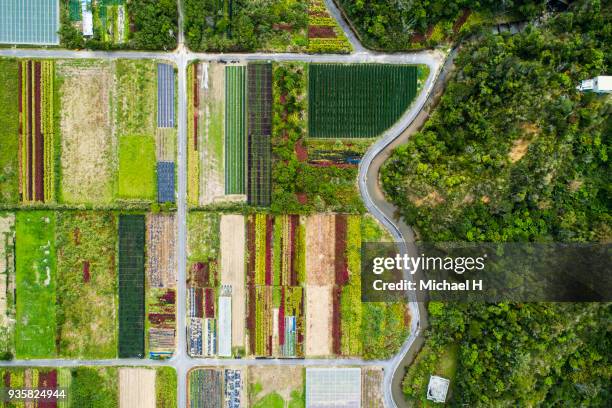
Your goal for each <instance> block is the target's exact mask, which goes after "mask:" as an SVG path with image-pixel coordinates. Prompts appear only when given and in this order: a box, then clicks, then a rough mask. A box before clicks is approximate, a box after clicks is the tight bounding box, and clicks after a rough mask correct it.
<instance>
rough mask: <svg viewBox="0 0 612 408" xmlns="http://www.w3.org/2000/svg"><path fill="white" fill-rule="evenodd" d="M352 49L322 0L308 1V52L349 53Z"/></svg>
mask: <svg viewBox="0 0 612 408" xmlns="http://www.w3.org/2000/svg"><path fill="white" fill-rule="evenodd" d="M352 50H353V47H352V46H351V43H350V42H349V41H348V39H347V38H346V35H344V32H343V31H342V28H340V26H339V25H338V22H337V21H336V19H335V18H333V17H332V16H331V15H330V14H329V11H328V10H327V7H326V6H325V1H324V0H309V1H308V52H310V53H341V54H343V53H349V52H351V51H352Z"/></svg>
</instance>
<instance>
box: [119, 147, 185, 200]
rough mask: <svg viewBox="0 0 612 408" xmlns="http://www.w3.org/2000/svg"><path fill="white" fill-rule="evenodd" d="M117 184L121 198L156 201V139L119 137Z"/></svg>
mask: <svg viewBox="0 0 612 408" xmlns="http://www.w3.org/2000/svg"><path fill="white" fill-rule="evenodd" d="M117 184H118V187H117V190H118V191H117V196H118V197H119V198H123V199H146V200H154V199H155V194H156V191H157V189H156V184H157V183H156V175H155V139H154V138H153V137H152V136H145V135H142V136H120V137H119V174H118V180H117ZM172 196H173V198H174V192H173V193H172Z"/></svg>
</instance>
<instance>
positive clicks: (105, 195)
mask: <svg viewBox="0 0 612 408" xmlns="http://www.w3.org/2000/svg"><path fill="white" fill-rule="evenodd" d="M57 75H58V77H59V78H61V85H60V89H59V92H60V95H61V106H62V110H61V120H60V123H61V136H62V137H61V145H62V149H61V163H62V164H61V167H62V174H61V181H60V198H61V200H62V201H63V202H65V203H74V204H76V203H88V202H92V201H95V202H99V203H108V202H111V201H112V199H113V188H114V187H113V186H114V175H115V171H114V160H112V156H113V155H114V154H115V151H116V141H115V139H114V138H113V134H112V129H111V111H110V108H111V105H110V103H111V97H112V95H111V92H112V91H113V90H112V78H113V67H112V64H110V63H107V62H103V61H95V62H92V63H90V64H84V63H83V62H82V61H71V60H66V61H58V63H57Z"/></svg>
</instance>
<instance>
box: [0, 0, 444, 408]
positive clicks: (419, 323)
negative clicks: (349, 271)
mask: <svg viewBox="0 0 612 408" xmlns="http://www.w3.org/2000/svg"><path fill="white" fill-rule="evenodd" d="M326 3H327V4H328V7H329V9H330V12H331V13H332V15H333V16H334V17H336V18H337V19H338V21H339V23H340V26H341V27H342V28H343V30H345V32H346V34H347V37H348V38H349V40H350V41H351V43H352V44H353V47H354V48H355V50H356V51H357V52H355V53H352V54H349V55H311V54H290V53H275V54H264V53H252V54H204V53H193V52H190V51H188V50H187V49H186V47H185V46H184V44H183V34H182V30H179V31H180V32H179V46H178V48H177V49H176V50H175V51H172V52H139V51H87V50H81V51H73V50H63V49H33V48H5V49H0V56H3V57H15V58H59V59H150V60H166V61H170V62H172V63H174V64H176V66H177V68H178V146H177V185H178V186H177V218H178V240H177V259H178V261H177V267H178V270H177V272H178V273H177V339H176V341H177V348H176V352H175V354H174V356H173V357H172V358H171V359H169V360H165V361H156V360H150V359H110V360H65V359H47V360H12V361H2V362H0V366H38V367H42V366H56V367H73V366H79V365H98V366H159V365H167V366H172V367H174V368H175V369H176V370H177V375H178V390H177V392H178V395H177V397H178V401H177V402H178V406H179V407H186V406H187V372H188V371H189V369H191V368H193V367H195V366H199V365H208V366H211V365H212V366H221V365H237V366H245V365H302V366H341V365H352V366H379V367H383V368H384V373H385V374H384V385H383V391H384V400H385V406H387V407H389V408H391V407H398V406H403V405H404V403H403V398H402V396H401V380H402V377H403V372H402V370H403V367H404V365H405V363H406V361H407V360H408V361H409V360H411V358H412V355H413V354H414V352H415V350H418V348H419V347H420V344H421V342H422V339H421V337H420V335H421V330H422V328H423V327H424V324H425V322H424V320H423V319H424V318H425V313H424V310H422V307H421V306H420V305H419V304H418V303H417V302H414V301H413V299H411V301H410V303H409V308H410V312H411V316H412V319H411V327H410V336H409V337H408V339H407V340H406V341H405V342H404V344H403V346H402V348H401V350H400V351H399V352H398V353H397V354H396V355H395V356H394V357H393V358H391V359H390V360H385V361H366V360H362V359H354V358H347V359H337V358H336V359H283V360H279V359H265V360H259V359H219V358H213V359H200V358H191V357H190V356H189V355H188V354H187V338H186V322H187V318H186V309H187V307H186V306H187V305H186V238H187V228H186V220H187V203H186V197H187V167H186V163H187V160H186V157H187V156H186V154H187V129H186V124H187V77H186V73H187V65H188V64H189V62H191V61H195V60H203V61H216V60H221V59H224V60H239V61H244V62H247V61H255V60H264V61H305V62H330V63H366V62H371V63H396V64H423V65H427V66H428V67H429V71H430V72H429V76H428V77H427V79H426V81H425V83H424V84H423V88H422V91H421V93H420V94H419V95H418V96H417V98H416V99H415V101H413V103H412V105H411V107H410V109H409V110H408V111H407V112H405V113H404V115H402V117H401V118H400V119H399V121H398V122H397V123H396V124H395V125H393V127H391V128H390V129H388V130H387V131H386V132H385V133H384V134H383V136H382V137H381V138H380V139H379V140H378V141H377V142H376V143H375V144H374V145H373V146H372V147H371V148H370V149H369V150H368V151H367V153H366V154H365V155H364V157H363V159H362V161H361V163H360V165H359V180H358V182H359V189H360V192H361V195H362V198H363V200H364V203H365V205H366V207H367V208H368V210H369V211H370V212H371V213H372V214H373V215H374V216H375V217H376V218H377V219H378V220H380V222H381V223H382V224H383V225H384V226H385V227H386V228H387V229H388V230H389V231H390V232H391V234H392V235H393V237H394V239H395V240H396V242H398V245H399V246H400V250H401V252H408V253H413V246H412V243H413V242H414V235H413V232H412V230H411V228H410V227H409V226H407V225H405V224H404V223H403V222H402V221H401V220H399V219H398V218H397V217H396V216H395V209H394V207H393V206H392V205H391V204H390V203H388V202H387V201H386V200H385V198H384V196H383V194H382V190H381V189H380V186H379V185H378V171H379V169H380V166H381V164H382V163H383V162H384V160H385V159H386V157H388V155H389V154H390V151H391V149H392V148H393V147H394V146H395V145H396V144H398V143H400V142H401V141H403V140H405V139H406V138H407V136H408V135H409V134H410V133H409V132H408V131H407V130H406V129H409V126H410V125H411V124H412V123H414V122H415V119H418V115H419V114H420V112H421V111H422V109H423V107H424V106H425V105H426V102H427V100H428V98H429V97H430V95H431V94H432V90H433V89H434V85H435V83H436V79H437V77H438V73H439V72H440V68H441V66H442V63H443V61H444V55H443V54H442V53H440V52H432V51H421V52H414V53H407V54H381V53H376V52H371V51H368V50H366V49H365V48H363V47H362V46H361V44H359V42H358V40H357V38H356V36H355V35H354V34H353V33H352V32H351V31H350V29H349V28H348V25H347V24H346V22H344V20H343V19H342V18H341V14H340V11H339V10H338V9H337V8H336V6H335V4H334V3H333V1H332V0H326ZM179 4H180V2H179ZM182 20H183V16H182V13H179V23H180V26H181V27H182ZM417 122H418V120H417ZM402 136H404V137H402ZM406 278H408V279H409V278H410V276H407V277H406ZM398 370H399V371H398ZM396 372H397V373H396Z"/></svg>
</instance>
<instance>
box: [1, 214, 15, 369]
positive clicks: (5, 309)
mask: <svg viewBox="0 0 612 408" xmlns="http://www.w3.org/2000/svg"><path fill="white" fill-rule="evenodd" d="M14 333H15V214H12V213H0V355H2V356H6V357H11V356H13V355H14V354H15V338H14V336H15V334H14Z"/></svg>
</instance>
